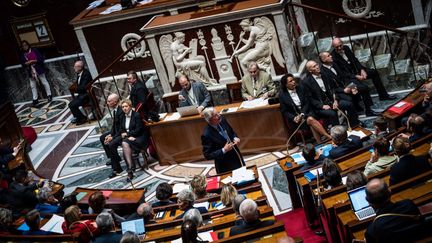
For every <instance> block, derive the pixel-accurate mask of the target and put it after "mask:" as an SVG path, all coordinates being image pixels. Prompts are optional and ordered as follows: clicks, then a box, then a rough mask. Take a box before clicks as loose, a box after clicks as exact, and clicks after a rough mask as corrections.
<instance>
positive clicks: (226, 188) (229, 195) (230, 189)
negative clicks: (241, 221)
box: [221, 184, 238, 207]
mask: <svg viewBox="0 0 432 243" xmlns="http://www.w3.org/2000/svg"><path fill="white" fill-rule="evenodd" d="M237 195H238V194H237V189H236V188H235V187H234V186H233V185H232V184H225V185H223V186H222V190H221V201H222V204H223V205H224V206H226V207H228V206H231V205H232V201H233V200H234V198H235V197H236V196H237Z"/></svg>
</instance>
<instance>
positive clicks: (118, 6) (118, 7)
mask: <svg viewBox="0 0 432 243" xmlns="http://www.w3.org/2000/svg"><path fill="white" fill-rule="evenodd" d="M121 10H122V6H121V4H120V3H118V4H116V5H113V6H111V7H109V8H107V9H106V10H105V11H103V12H100V13H99V14H110V13H113V12H117V11H121Z"/></svg>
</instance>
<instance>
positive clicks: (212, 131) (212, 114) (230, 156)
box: [201, 107, 244, 174]
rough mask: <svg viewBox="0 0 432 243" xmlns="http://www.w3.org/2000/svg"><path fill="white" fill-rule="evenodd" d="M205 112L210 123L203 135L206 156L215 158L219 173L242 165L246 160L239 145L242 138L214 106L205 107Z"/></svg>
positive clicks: (210, 158) (202, 140) (205, 116)
mask: <svg viewBox="0 0 432 243" xmlns="http://www.w3.org/2000/svg"><path fill="white" fill-rule="evenodd" d="M203 114H204V118H205V119H206V121H207V123H208V125H207V126H206V127H205V129H204V133H203V134H202V135H201V142H202V145H203V154H204V157H205V158H206V159H208V160H212V159H214V160H215V167H216V172H217V173H218V174H220V173H224V172H229V171H232V170H235V169H238V168H240V167H242V166H243V165H244V160H243V157H242V155H241V153H240V150H239V148H238V147H237V145H238V144H239V143H240V138H238V137H237V134H236V133H235V132H234V130H233V129H232V128H231V126H230V125H229V124H228V122H227V121H226V120H225V119H223V118H222V116H221V115H220V114H219V112H218V111H217V110H215V109H214V108H213V107H209V108H207V109H205V110H204V112H203Z"/></svg>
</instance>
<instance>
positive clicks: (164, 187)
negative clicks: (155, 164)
mask: <svg viewBox="0 0 432 243" xmlns="http://www.w3.org/2000/svg"><path fill="white" fill-rule="evenodd" d="M172 194H173V189H172V187H171V185H170V184H168V183H166V182H162V183H160V184H159V185H158V186H157V187H156V198H157V199H158V201H157V202H154V203H153V204H152V207H160V206H166V205H170V204H175V203H176V202H174V201H171V200H170V198H171V196H172Z"/></svg>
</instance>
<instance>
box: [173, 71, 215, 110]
mask: <svg viewBox="0 0 432 243" xmlns="http://www.w3.org/2000/svg"><path fill="white" fill-rule="evenodd" d="M179 84H180V86H181V87H182V90H180V93H179V106H180V107H183V106H191V105H193V106H196V107H197V109H198V112H199V113H201V112H202V111H203V110H204V108H206V107H208V106H211V96H210V92H208V90H207V88H206V87H205V86H204V84H203V83H201V82H191V81H189V79H188V77H187V76H185V75H182V76H180V77H179Z"/></svg>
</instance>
